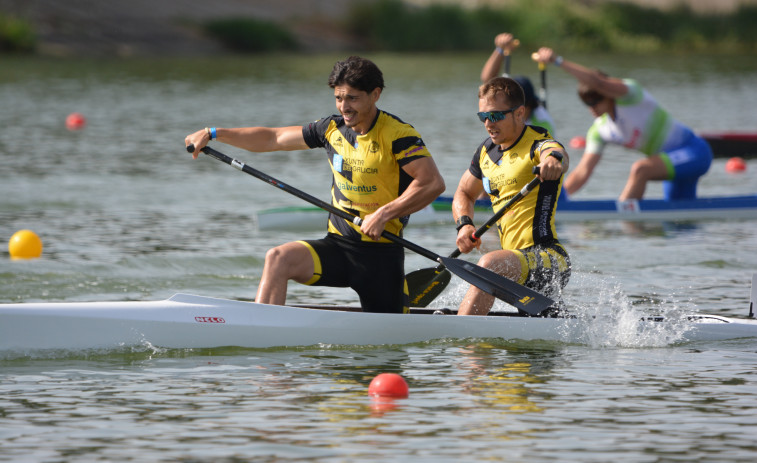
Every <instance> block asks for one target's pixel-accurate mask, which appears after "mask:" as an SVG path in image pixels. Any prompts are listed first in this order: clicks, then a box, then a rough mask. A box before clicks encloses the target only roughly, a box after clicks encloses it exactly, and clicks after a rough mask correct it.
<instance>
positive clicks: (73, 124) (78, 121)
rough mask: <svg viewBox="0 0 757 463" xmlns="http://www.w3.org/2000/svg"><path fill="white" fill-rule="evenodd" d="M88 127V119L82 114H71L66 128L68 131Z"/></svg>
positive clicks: (67, 118)
mask: <svg viewBox="0 0 757 463" xmlns="http://www.w3.org/2000/svg"><path fill="white" fill-rule="evenodd" d="M85 125H87V119H85V118H84V116H83V115H82V114H80V113H71V114H69V115H68V117H66V128H67V129H68V130H80V129H83V128H84V126H85Z"/></svg>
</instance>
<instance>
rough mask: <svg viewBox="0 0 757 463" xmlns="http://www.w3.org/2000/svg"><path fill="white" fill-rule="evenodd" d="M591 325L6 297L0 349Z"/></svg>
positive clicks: (399, 339)
mask: <svg viewBox="0 0 757 463" xmlns="http://www.w3.org/2000/svg"><path fill="white" fill-rule="evenodd" d="M666 323H667V321H665V320H662V319H658V320H651V319H648V320H642V319H638V320H637V323H635V324H634V326H632V327H631V328H630V330H633V331H637V332H639V333H640V332H643V331H644V330H658V331H659V330H661V329H663V330H664V329H665V324H666ZM678 323H679V325H680V321H679V322H678ZM684 325H685V326H684V328H683V329H681V327H680V326H678V327H677V328H676V329H675V330H671V331H670V334H671V336H672V339H670V341H671V342H686V341H712V340H724V339H736V338H744V337H757V320H754V319H734V318H726V317H719V316H693V317H689V318H686V319H685V322H684ZM586 330H587V326H586V323H585V321H581V320H579V319H575V318H528V317H517V316H487V317H458V316H449V315H447V316H443V315H425V314H409V315H396V314H373V313H362V312H347V311H337V310H319V309H309V308H298V307H287V306H272V305H265V304H257V303H253V302H240V301H233V300H226V299H215V298H208V297H201V296H192V295H186V294H177V295H175V296H173V297H171V298H170V299H167V300H162V301H147V302H81V303H78V302H70V303H22V304H0V351H28V350H37V349H73V350H78V349H114V348H123V347H128V346H153V347H161V348H211V347H222V346H238V347H254V348H265V347H284V346H310V345H319V344H327V345H386V344H407V343H413V342H421V341H429V340H435V339H466V338H500V339H503V340H546V341H558V342H570V343H585V342H586V340H587V339H586V336H587V333H586ZM630 334H631V335H633V333H630Z"/></svg>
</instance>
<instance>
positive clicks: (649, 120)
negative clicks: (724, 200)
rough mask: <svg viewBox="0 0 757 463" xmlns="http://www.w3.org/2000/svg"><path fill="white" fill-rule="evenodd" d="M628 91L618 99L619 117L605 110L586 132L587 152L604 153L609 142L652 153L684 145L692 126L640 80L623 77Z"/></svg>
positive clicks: (650, 154) (616, 111) (616, 109)
mask: <svg viewBox="0 0 757 463" xmlns="http://www.w3.org/2000/svg"><path fill="white" fill-rule="evenodd" d="M623 83H624V84H626V87H628V93H627V94H625V95H624V96H622V97H620V98H617V99H616V100H615V119H613V118H612V117H610V115H609V114H607V113H605V114H602V115H601V116H599V117H598V118H596V119H594V123H593V124H592V125H591V127H590V128H589V132H588V133H587V134H586V152H587V153H596V154H602V151H603V150H604V148H605V146H606V145H607V144H614V145H622V146H625V147H626V148H631V149H634V150H637V151H641V152H642V153H644V154H646V155H647V156H652V155H655V154H659V153H662V152H666V151H668V150H670V149H673V148H676V147H678V146H681V144H683V143H684V142H685V140H686V139H687V138H688V137H689V136H690V134H691V130H690V129H689V128H688V127H686V126H685V125H683V124H681V123H680V122H678V121H676V120H675V119H673V116H671V115H670V113H669V112H667V111H666V110H664V109H663V108H662V107H660V105H659V104H658V103H657V101H656V100H655V99H654V98H653V97H652V95H650V94H649V92H647V91H646V90H644V89H643V88H642V87H641V86H640V85H639V84H638V82H636V81H635V80H632V79H623Z"/></svg>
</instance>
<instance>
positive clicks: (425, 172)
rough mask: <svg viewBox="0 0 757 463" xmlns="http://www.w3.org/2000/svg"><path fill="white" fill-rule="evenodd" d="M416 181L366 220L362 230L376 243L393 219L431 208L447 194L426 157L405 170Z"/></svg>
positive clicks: (432, 161) (441, 180)
mask: <svg viewBox="0 0 757 463" xmlns="http://www.w3.org/2000/svg"><path fill="white" fill-rule="evenodd" d="M402 170H404V171H405V172H406V173H407V174H408V175H410V176H411V177H413V180H412V181H411V182H410V184H409V185H408V187H407V188H406V189H405V191H404V192H403V193H402V194H401V195H400V196H399V197H398V198H397V199H395V200H393V201H390V202H388V203H387V204H385V205H383V206H381V207H380V208H378V209H376V211H375V212H373V213H372V214H368V215H367V216H365V219H364V220H363V224H362V225H361V227H360V230H361V231H362V232H363V233H365V234H366V235H368V236H370V237H371V238H373V239H374V240H378V239H379V238H380V237H381V233H382V232H383V231H384V227H385V226H386V223H387V222H389V221H390V220H392V219H396V218H398V217H403V216H405V215H408V214H412V213H413V212H417V211H419V210H421V209H423V208H424V207H426V206H428V205H429V204H431V202H432V201H433V200H435V199H436V198H437V197H438V196H439V195H440V194H442V193H443V192H444V188H445V186H444V179H443V178H442V175H441V174H440V173H439V169H438V168H437V167H436V163H435V162H434V160H433V159H432V158H430V157H423V158H420V159H416V160H415V161H412V162H410V163H409V164H407V165H405V166H404V167H402Z"/></svg>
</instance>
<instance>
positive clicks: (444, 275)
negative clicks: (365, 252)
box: [405, 166, 554, 307]
mask: <svg viewBox="0 0 757 463" xmlns="http://www.w3.org/2000/svg"><path fill="white" fill-rule="evenodd" d="M534 173H535V174H538V173H539V167H538V166H536V167H534ZM539 182H540V180H539V177H534V179H533V180H531V181H530V182H528V184H527V185H526V186H524V187H523V188H522V189H521V190H520V191H519V192H518V194H516V195H515V196H513V197H512V198H510V200H509V201H507V202H506V203H505V205H504V206H502V208H501V209H500V210H499V211H497V213H496V214H494V215H493V216H492V217H491V218H490V219H489V220H487V221H486V223H485V224H483V225H481V227H479V229H478V230H476V231H475V232H473V234H472V235H471V240H473V241H475V240H477V239H479V238H481V235H483V234H484V233H486V231H487V230H489V229H490V228H491V227H492V226H493V225H494V224H496V223H497V221H499V219H501V218H502V217H503V216H504V215H505V213H506V212H507V211H508V209H510V207H512V205H513V204H515V203H517V202H518V201H520V200H521V199H522V198H523V197H524V196H526V195H527V194H528V193H530V192H531V190H533V189H534V188H535V187H536V185H538V184H539ZM460 254H461V252H460V250H459V249H455V250H454V251H453V252H452V254H450V255H449V257H450V258H455V257H457V256H459V255H460ZM451 277H452V276H451V275H450V273H449V271H448V269H446V268H444V266H443V265H439V266H437V267H433V268H424V269H420V270H416V271H414V272H410V273H409V274H407V276H406V277H405V279H406V280H407V287H408V291H409V292H410V306H411V307H426V306H427V305H429V304H430V303H431V301H433V300H434V299H436V297H437V296H438V295H439V294H440V293H441V292H442V291H444V288H446V287H447V284H449V282H450V279H451ZM508 281H510V280H508ZM518 286H520V287H521V288H524V289H528V288H525V287H524V286H521V285H518ZM529 291H530V290H529ZM490 294H491V293H490ZM537 294H538V293H537ZM542 297H544V296H542ZM550 300H551V299H550ZM505 302H507V301H505ZM552 302H554V301H552ZM513 305H514V304H513ZM516 307H517V306H516Z"/></svg>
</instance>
